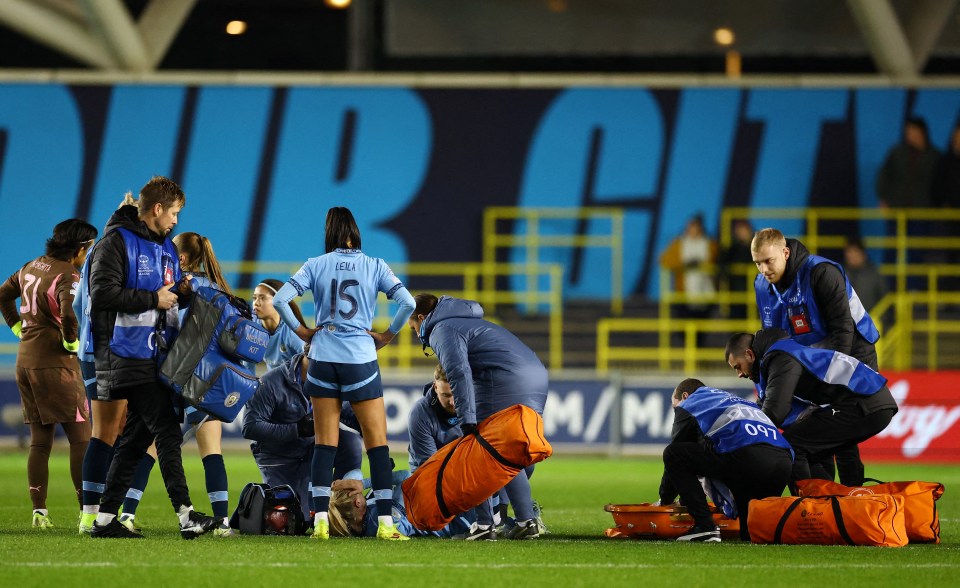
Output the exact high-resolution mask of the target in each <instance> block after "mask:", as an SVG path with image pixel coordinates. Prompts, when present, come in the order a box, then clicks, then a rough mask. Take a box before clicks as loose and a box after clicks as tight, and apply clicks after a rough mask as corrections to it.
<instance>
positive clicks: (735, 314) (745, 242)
mask: <svg viewBox="0 0 960 588" xmlns="http://www.w3.org/2000/svg"><path fill="white" fill-rule="evenodd" d="M752 239H753V227H752V226H750V222H749V221H747V220H745V219H738V220H735V221H734V222H733V241H732V242H731V243H730V245H728V246H727V247H726V248H724V249H723V250H722V251H721V252H720V257H719V259H718V260H717V269H718V272H719V278H720V285H721V288H722V289H725V290H727V291H728V292H732V293H738V294H746V293H747V292H752V290H751V288H750V284H751V283H752V282H753V276H754V273H753V258H752V256H751V254H750V241H751V240H752ZM738 266H747V270H748V275H749V278H748V277H747V275H745V274H744V273H743V272H742V271H738V270H739V269H740V268H738ZM752 302H753V300H752V299H748V300H746V304H751V303H752ZM746 304H733V305H732V306H731V307H730V318H746V317H747V307H746Z"/></svg>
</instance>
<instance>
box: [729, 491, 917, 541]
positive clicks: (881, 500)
mask: <svg viewBox="0 0 960 588" xmlns="http://www.w3.org/2000/svg"><path fill="white" fill-rule="evenodd" d="M749 511H750V513H749V515H748V518H747V526H748V527H749V528H750V540H751V541H752V542H753V543H775V544H781V543H782V544H786V545H871V546H879V547H903V546H904V545H906V544H907V542H908V539H907V529H906V525H905V522H904V516H903V497H901V496H894V495H892V494H875V495H872V496H810V497H797V496H785V497H774V498H761V499H759V500H751V501H750V507H749Z"/></svg>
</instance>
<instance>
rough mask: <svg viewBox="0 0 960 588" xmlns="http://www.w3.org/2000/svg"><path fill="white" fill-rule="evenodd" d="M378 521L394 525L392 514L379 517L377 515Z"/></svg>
mask: <svg viewBox="0 0 960 588" xmlns="http://www.w3.org/2000/svg"><path fill="white" fill-rule="evenodd" d="M377 522H378V523H381V524H384V525H390V526H391V527H392V526H393V517H392V516H390V515H386V516H379V517H377Z"/></svg>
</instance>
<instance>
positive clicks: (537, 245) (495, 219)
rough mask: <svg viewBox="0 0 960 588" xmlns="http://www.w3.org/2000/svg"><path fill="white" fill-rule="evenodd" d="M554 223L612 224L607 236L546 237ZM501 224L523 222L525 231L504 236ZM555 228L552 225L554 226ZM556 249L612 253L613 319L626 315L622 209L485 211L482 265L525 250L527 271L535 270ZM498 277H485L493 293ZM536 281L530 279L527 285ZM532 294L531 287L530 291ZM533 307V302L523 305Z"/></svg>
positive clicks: (498, 208) (570, 234)
mask: <svg viewBox="0 0 960 588" xmlns="http://www.w3.org/2000/svg"><path fill="white" fill-rule="evenodd" d="M551 220H568V221H569V220H574V221H584V222H589V221H593V220H606V221H608V222H609V223H610V231H609V233H608V234H599V235H596V234H590V235H580V234H577V233H576V229H574V231H570V232H567V233H560V234H555V233H552V232H550V233H544V230H543V229H544V227H545V225H546V223H547V222H548V221H551ZM501 221H523V222H524V223H525V225H524V230H523V231H522V232H521V233H520V234H516V233H514V232H511V233H501V232H500V228H501V224H502V223H501ZM551 226H552V225H551ZM556 247H582V248H586V247H593V248H602V249H609V250H610V267H611V271H610V309H611V312H612V313H613V314H614V315H617V316H619V315H620V314H622V313H623V209H621V208H600V207H584V208H519V207H512V206H493V207H490V208H486V209H484V211H483V261H484V263H488V264H490V263H493V262H495V261H496V260H497V253H498V251H499V250H500V249H511V248H523V249H524V251H525V255H526V257H525V259H524V261H525V262H526V264H527V267H530V268H535V267H536V266H537V265H538V264H539V260H540V258H541V250H542V249H546V248H556ZM496 278H497V275H496V274H493V273H491V274H487V275H485V276H484V280H485V282H484V283H485V285H486V287H487V289H491V290H492V289H494V287H493V285H492V283H493V282H494V281H495V280H496ZM531 279H533V276H532V275H529V274H528V275H527V281H529V280H531ZM527 291H529V286H528V288H527ZM523 302H526V303H528V304H529V303H531V301H523Z"/></svg>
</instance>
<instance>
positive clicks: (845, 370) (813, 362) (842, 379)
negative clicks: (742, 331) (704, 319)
mask: <svg viewBox="0 0 960 588" xmlns="http://www.w3.org/2000/svg"><path fill="white" fill-rule="evenodd" d="M773 351H782V352H784V353H786V354H787V355H789V356H790V357H792V358H794V359H796V360H797V361H799V362H800V364H801V365H802V366H803V367H804V369H805V370H807V371H808V372H810V373H811V374H813V375H814V377H816V378H817V379H818V380H820V381H821V382H823V383H824V384H836V385H838V386H843V387H845V388H846V389H847V390H849V391H850V392H852V393H854V394H856V395H858V396H873V395H874V394H876V393H877V392H879V391H880V389H881V388H883V386H884V385H885V384H886V383H887V379H886V378H884V377H883V376H881V375H880V374H879V373H877V372H875V371H874V370H872V369H871V368H870V366H868V365H866V364H864V363H863V362H861V361H859V360H858V359H856V358H855V357H850V356H849V355H847V354H846V353H840V352H839V351H833V350H832V349H817V348H816V347H805V346H803V345H800V344H799V343H797V342H796V341H794V340H792V339H781V340H779V341H777V342H776V343H774V344H773V345H771V346H770V349H768V350H767V352H766V353H765V354H764V356H763V358H761V360H760V363H761V366H760V384H759V386H760V394H761V395H765V394H766V388H767V379H766V377H765V376H764V370H763V360H764V359H766V358H767V357H768V356H769V355H770V353H771V352H773ZM801 396H802V395H801Z"/></svg>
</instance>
